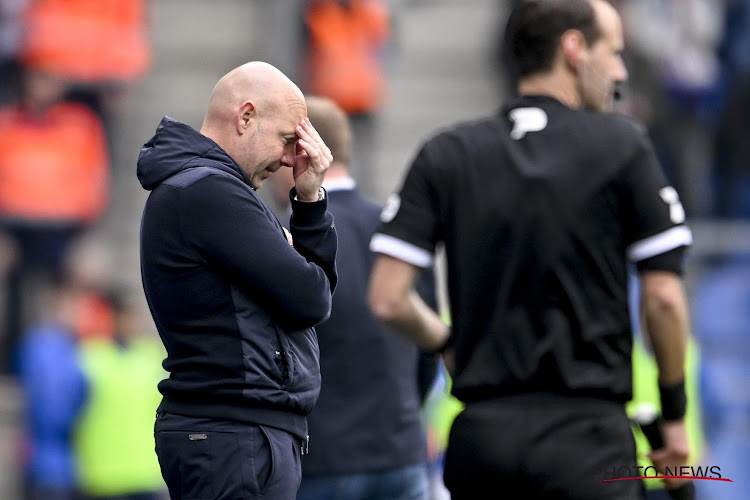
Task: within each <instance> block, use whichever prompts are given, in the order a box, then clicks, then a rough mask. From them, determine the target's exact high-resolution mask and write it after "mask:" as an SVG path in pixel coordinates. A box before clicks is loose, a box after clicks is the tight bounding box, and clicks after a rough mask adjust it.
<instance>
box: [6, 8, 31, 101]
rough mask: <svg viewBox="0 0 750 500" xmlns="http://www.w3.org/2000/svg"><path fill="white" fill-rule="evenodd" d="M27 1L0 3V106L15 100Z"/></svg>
mask: <svg viewBox="0 0 750 500" xmlns="http://www.w3.org/2000/svg"><path fill="white" fill-rule="evenodd" d="M27 1H28V0H2V2H0V105H5V104H7V103H10V102H13V101H15V100H16V99H17V97H18V96H17V92H18V79H19V73H20V63H19V61H18V57H19V54H18V53H19V51H20V47H21V35H22V32H23V21H22V14H23V10H24V8H25V6H26V2H27Z"/></svg>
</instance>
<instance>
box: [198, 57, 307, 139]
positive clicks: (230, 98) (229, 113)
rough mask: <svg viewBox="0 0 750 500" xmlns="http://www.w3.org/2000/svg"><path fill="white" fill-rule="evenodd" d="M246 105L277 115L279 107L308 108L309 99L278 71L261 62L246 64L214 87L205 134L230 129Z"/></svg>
mask: <svg viewBox="0 0 750 500" xmlns="http://www.w3.org/2000/svg"><path fill="white" fill-rule="evenodd" d="M246 101H252V102H254V104H255V106H256V107H261V108H267V110H268V111H269V112H274V111H275V110H276V109H278V107H279V106H284V105H294V102H295V101H297V102H298V103H299V105H304V102H305V99H304V96H303V95H302V91H300V89H299V88H298V87H297V85H295V84H294V82H292V81H291V80H290V79H289V78H288V77H287V76H286V75H285V74H284V73H282V72H281V71H279V70H278V69H277V68H276V67H274V66H272V65H270V64H268V63H265V62H261V61H253V62H249V63H245V64H243V65H242V66H239V67H237V68H235V69H233V70H232V71H230V72H229V73H227V74H226V75H224V76H223V77H221V79H219V81H218V82H217V83H216V85H215V86H214V89H213V91H212V92H211V98H210V99H209V101H208V108H207V109H206V115H205V117H204V118H203V126H202V127H201V132H204V129H206V130H207V131H214V130H215V129H216V128H221V127H226V125H227V122H231V121H232V120H233V117H234V115H235V113H236V112H237V110H238V109H239V108H240V106H241V105H242V104H243V103H244V102H246Z"/></svg>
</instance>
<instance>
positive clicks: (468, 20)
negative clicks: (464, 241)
mask: <svg viewBox="0 0 750 500" xmlns="http://www.w3.org/2000/svg"><path fill="white" fill-rule="evenodd" d="M512 3H513V1H512V0H509V1H507V2H505V1H501V0H462V1H460V2H458V1H455V0H367V1H365V0H278V1H276V0H275V1H271V0H211V1H209V0H0V280H1V281H0V282H1V283H2V286H0V370H2V378H0V462H2V463H1V464H0V498H8V499H14V498H24V496H25V497H26V498H45V499H55V498H60V499H64V498H73V496H72V495H73V492H74V491H75V492H78V493H83V494H84V495H85V496H87V497H89V498H126V495H130V497H127V498H140V499H143V500H146V499H149V498H152V499H156V498H163V495H164V493H163V484H162V482H161V478H160V476H159V471H158V464H156V457H155V455H154V453H153V438H152V430H153V417H154V410H155V407H156V405H157V402H158V400H159V394H158V392H157V390H156V383H157V382H158V381H159V380H160V379H161V378H162V377H163V376H164V373H163V371H162V370H161V365H160V361H161V359H162V358H163V351H162V347H161V344H160V342H159V339H158V336H157V335H156V332H155V328H154V326H153V324H152V323H151V319H150V316H149V315H148V310H147V308H146V307H145V304H144V299H143V297H142V292H141V288H140V272H139V265H138V262H139V257H138V225H139V220H140V212H141V209H142V206H143V202H144V200H145V196H146V193H145V192H142V190H141V189H140V187H139V186H138V183H137V180H136V176H135V160H136V158H137V155H138V152H139V149H140V147H141V145H142V144H143V142H145V140H146V139H148V138H149V137H150V136H151V135H152V133H153V131H154V129H155V127H156V125H157V123H158V121H159V119H160V118H161V116H162V115H164V114H167V115H170V116H172V117H173V118H175V119H178V120H180V121H183V122H185V123H188V124H190V125H192V126H194V127H196V128H197V127H199V125H200V123H201V120H202V114H203V110H204V109H205V104H206V103H207V100H208V96H209V94H210V91H211V88H212V86H213V84H214V82H215V81H216V80H217V79H218V78H219V77H220V76H221V75H223V74H224V73H225V72H226V71H228V70H229V69H231V68H233V67H235V66H237V65H239V64H242V63H243V62H246V61H249V60H256V59H261V60H266V61H268V62H270V63H272V64H274V65H276V66H277V67H279V68H280V69H281V70H282V71H284V72H285V73H286V74H287V75H289V76H290V77H291V78H292V79H293V80H294V81H295V82H296V83H297V84H298V85H299V86H300V88H301V89H302V90H303V91H305V92H308V93H316V94H320V95H325V96H328V97H330V98H332V99H334V100H335V101H336V102H337V103H338V104H339V105H340V106H341V107H342V108H343V109H344V110H345V111H346V112H347V113H348V114H349V116H350V118H351V122H352V125H353V127H354V154H353V161H352V165H351V168H352V175H353V177H354V178H355V180H356V181H357V183H358V185H359V187H360V189H361V191H362V192H363V193H364V194H366V195H367V196H369V197H371V198H372V199H373V200H376V201H378V202H382V201H384V200H385V198H386V197H387V196H388V195H389V194H390V193H391V192H392V191H393V190H394V189H396V188H397V187H398V185H399V184H400V181H401V176H402V174H403V173H404V172H405V169H406V167H407V166H408V163H409V161H410V159H411V156H412V155H413V153H414V152H415V150H416V148H417V146H418V144H419V142H420V141H421V140H422V139H423V138H425V137H427V136H428V135H430V134H431V133H433V132H434V131H436V130H437V129H438V128H440V127H443V126H446V125H449V124H451V123H454V122H457V121H462V120H465V119H471V118H473V117H478V116H481V115H483V114H487V113H489V112H494V110H496V109H497V108H498V107H499V105H500V103H501V102H502V101H503V99H504V98H505V97H506V96H507V95H508V94H509V93H511V91H512V88H513V75H512V74H511V73H510V72H509V71H508V70H507V68H506V66H505V53H504V51H503V48H502V44H501V40H502V35H503V26H504V22H505V17H506V15H507V11H508V8H509V7H510V5H511V4H512ZM614 3H615V4H616V6H617V7H618V9H619V10H620V12H621V14H622V16H623V20H624V23H625V26H624V28H625V35H626V46H627V47H626V53H625V59H626V64H627V65H628V69H629V72H630V82H629V84H628V85H627V87H626V88H625V89H623V98H622V99H621V101H620V102H619V103H618V108H619V111H620V112H623V113H626V114H629V115H632V116H634V117H636V118H638V119H639V120H641V121H643V123H644V124H645V125H646V126H647V127H648V128H649V130H650V132H651V135H652V138H653V139H654V144H655V147H656V150H657V153H658V155H659V157H660V159H661V161H662V164H663V166H664V169H665V172H666V174H667V176H668V177H669V179H670V180H671V182H672V183H673V185H674V186H675V187H676V189H677V190H678V192H679V193H680V196H681V198H682V200H683V204H684V206H685V209H686V211H687V214H688V217H689V223H690V224H691V226H692V228H693V231H694V237H695V240H696V241H695V245H694V248H693V250H692V251H691V252H690V254H689V256H688V259H689V262H688V266H687V268H688V271H687V273H686V276H685V278H686V282H687V285H688V291H689V293H690V295H691V299H692V305H693V311H692V314H693V334H694V340H695V342H694V346H693V362H694V366H695V368H694V375H693V377H694V384H693V387H694V398H695V399H694V400H695V401H696V402H697V404H696V408H695V409H694V412H695V413H697V416H696V418H695V422H696V423H695V429H696V430H695V435H696V436H698V437H696V440H698V441H699V442H700V443H701V445H700V456H698V457H696V462H700V463H706V464H711V465H719V466H721V470H722V472H723V473H724V474H725V477H730V478H731V479H734V480H736V484H735V485H734V489H730V488H731V486H730V487H729V488H727V487H725V488H724V489H720V488H719V487H724V486H725V485H723V484H719V485H708V486H705V487H702V491H701V493H702V494H703V497H705V498H723V499H726V498H747V496H743V495H747V491H750V486H748V483H747V481H748V480H750V473H748V467H749V466H748V461H747V457H748V456H750V141H748V140H747V136H748V132H750V113H749V111H750V0H619V1H615V2H614ZM261 194H262V196H264V197H265V198H266V200H267V201H268V203H269V205H271V206H272V207H273V208H274V209H277V210H279V215H280V216H281V210H282V207H281V206H280V204H278V202H277V198H275V197H274V189H272V188H269V187H267V188H266V189H263V190H261ZM442 297H444V294H443V295H442ZM443 300H444V299H443ZM636 330H637V329H636ZM636 334H637V332H636ZM449 383H450V381H449V380H447V378H446V377H444V376H443V377H442V378H441V379H440V383H439V384H437V385H436V387H435V388H434V391H433V394H432V396H431V397H430V398H429V399H428V402H427V405H426V407H425V409H424V414H425V426H426V430H427V432H428V434H429V436H430V439H429V446H430V452H431V457H432V458H433V459H434V461H435V463H436V464H437V467H438V468H439V459H440V449H441V447H442V446H443V445H444V439H445V433H446V431H447V428H448V426H449V425H450V419H451V417H452V415H454V414H455V411H457V409H458V406H457V404H456V403H455V401H452V400H451V399H450V398H449V397H448V396H447V395H446V390H447V389H446V388H447V387H448V386H449ZM363 389H365V390H366V388H363ZM436 477H437V478H438V479H436V481H437V482H439V474H436ZM742 481H745V487H744V488H743V487H742V486H741V483H742ZM705 482H706V483H708V482H710V481H705ZM439 491H440V489H439V485H437V489H436V498H438V497H439V496H440V494H444V493H439Z"/></svg>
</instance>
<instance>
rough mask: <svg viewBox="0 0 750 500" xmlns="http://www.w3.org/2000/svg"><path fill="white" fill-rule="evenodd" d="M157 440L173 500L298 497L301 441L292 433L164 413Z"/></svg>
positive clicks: (283, 499)
mask: <svg viewBox="0 0 750 500" xmlns="http://www.w3.org/2000/svg"><path fill="white" fill-rule="evenodd" d="M154 439H155V441H156V455H157V456H158V457H159V465H160V466H161V473H162V476H163V477H164V481H165V482H166V483H167V487H168V488H169V495H170V497H171V498H172V500H239V499H254V498H263V499H265V500H293V499H294V498H295V496H296V494H297V489H298V488H299V484H300V480H301V477H302V467H301V456H300V455H301V451H300V440H299V439H298V438H297V437H295V436H293V435H292V434H289V433H288V432H286V431H283V430H280V429H276V428H273V427H268V426H261V425H250V424H244V423H241V422H230V421H217V420H211V419H206V418H192V417H184V416H180V415H172V414H165V413H161V414H159V415H158V416H157V419H156V424H155V425H154Z"/></svg>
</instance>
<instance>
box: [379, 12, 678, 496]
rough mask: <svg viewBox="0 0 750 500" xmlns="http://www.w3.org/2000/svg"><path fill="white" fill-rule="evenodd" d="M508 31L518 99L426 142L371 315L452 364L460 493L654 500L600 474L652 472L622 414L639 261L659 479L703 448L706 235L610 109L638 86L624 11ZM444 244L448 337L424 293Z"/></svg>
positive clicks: (530, 15)
mask: <svg viewBox="0 0 750 500" xmlns="http://www.w3.org/2000/svg"><path fill="white" fill-rule="evenodd" d="M506 36H507V42H508V43H509V47H510V54H511V56H512V60H513V62H514V64H515V65H516V68H517V70H518V74H519V77H520V78H519V84H518V94H519V96H518V97H516V98H514V99H512V100H511V101H510V102H508V103H506V105H505V106H504V107H503V109H502V110H501V111H500V112H499V113H497V114H496V115H494V116H490V117H488V118H485V119H481V120H477V121H474V122H471V123H465V124H461V125H458V126H456V127H454V128H452V129H449V130H446V131H442V132H441V133H438V134H437V135H435V136H434V137H432V138H431V139H429V140H427V141H426V143H425V144H424V145H423V146H422V147H421V149H420V150H419V152H418V153H417V155H416V157H415V159H414V160H413V163H412V165H411V167H410V169H409V171H408V173H407V175H406V178H405V180H404V182H403V186H402V187H401V190H400V192H399V193H398V194H394V195H393V196H392V197H391V198H390V200H389V201H388V203H387V204H386V207H385V208H384V210H383V212H382V214H381V219H382V221H383V225H382V227H381V229H380V231H379V232H378V233H377V234H375V235H374V236H373V238H372V240H371V243H370V246H371V249H372V250H373V251H375V252H378V253H379V254H380V255H379V256H378V259H377V261H376V264H375V267H374V269H373V273H372V276H371V282H370V292H369V295H370V304H371V307H372V309H373V311H374V312H375V314H376V315H378V316H379V317H381V318H383V319H385V320H387V321H389V322H391V323H393V324H394V325H395V326H397V327H398V329H399V330H400V331H401V332H402V333H403V334H405V335H406V336H407V337H408V338H410V339H411V340H413V341H414V342H415V343H417V344H418V345H419V346H420V347H421V348H423V349H425V350H434V351H442V352H445V351H447V352H446V355H447V357H448V358H449V359H451V360H452V364H453V386H452V392H453V395H454V396H455V397H456V398H458V399H459V400H461V401H462V402H463V403H464V404H465V410H464V411H463V412H462V413H461V414H459V415H458V417H457V418H456V420H455V421H454V424H453V427H452V429H451V433H450V438H449V442H448V448H447V451H446V464H445V472H444V479H445V484H446V486H447V488H448V489H449V490H450V492H451V496H452V499H453V500H464V499H476V498H486V495H487V493H485V492H496V491H497V490H498V488H502V489H503V490H511V489H512V488H519V490H520V491H523V492H524V497H526V498H577V499H589V498H590V499H601V498H608V499H631V498H641V497H642V496H643V491H642V488H643V486H642V481H635V480H633V481H610V482H601V479H602V477H603V475H606V474H607V471H611V472H610V475H613V473H614V471H616V470H623V469H622V468H623V467H633V466H635V464H636V455H635V445H634V441H633V436H632V432H631V429H630V426H629V423H628V419H627V416H626V413H625V409H624V404H625V403H626V402H627V401H628V400H630V398H631V395H632V373H631V372H632V370H631V349H632V332H631V323H630V320H629V310H628V288H627V287H628V269H629V267H628V266H629V265H630V264H634V265H635V266H636V269H637V271H638V273H639V276H640V280H639V282H640V284H641V285H640V286H641V287H642V289H641V297H642V299H641V300H642V301H641V305H640V313H641V317H642V319H643V321H644V326H645V328H644V330H645V332H646V334H647V338H648V340H649V342H650V344H651V347H652V348H653V351H654V353H655V356H656V360H657V364H658V368H659V383H660V390H661V403H662V413H663V417H664V423H663V425H662V427H661V431H662V434H663V441H664V447H663V448H661V449H660V450H656V451H654V452H653V453H652V454H651V455H650V458H651V459H652V461H653V462H654V464H655V466H656V468H657V470H659V471H660V472H661V473H663V472H664V470H665V469H664V467H665V466H668V467H670V469H671V470H674V467H679V466H681V465H686V460H687V456H688V451H689V450H688V444H687V437H686V432H685V425H684V421H683V416H684V412H685V403H686V398H685V391H684V358H685V345H686V338H687V334H688V333H687V332H688V329H689V325H688V306H687V301H686V297H685V292H684V288H683V285H682V280H681V273H682V267H683V254H684V252H685V250H686V248H687V247H688V246H689V245H690V244H691V243H692V235H691V232H690V229H689V228H688V227H687V226H686V225H685V213H684V210H683V208H682V205H681V204H680V201H679V197H678V196H677V193H676V192H675V190H674V189H673V188H672V187H670V186H669V185H668V184H667V183H666V180H665V177H664V175H663V173H662V170H661V168H660V166H659V164H658V162H657V159H656V157H655V154H654V151H653V148H652V145H651V142H650V140H649V138H648V137H647V135H646V133H645V131H644V128H643V127H642V126H641V125H639V124H637V123H634V122H633V121H632V120H631V119H629V118H626V117H623V116H616V115H614V114H612V113H609V111H610V109H611V105H612V101H613V96H614V95H615V90H616V87H617V85H618V84H619V83H621V82H623V81H624V80H625V79H626V78H627V71H626V69H625V67H624V65H623V61H622V59H621V56H620V54H621V51H622V50H623V35H622V25H621V22H620V18H619V16H618V14H617V12H616V10H615V9H614V7H613V6H612V5H611V4H609V3H608V2H606V1H605V0H525V1H522V2H519V4H518V6H517V7H516V8H515V9H514V10H513V11H512V13H511V15H510V18H509V20H508V25H507V29H506ZM438 243H443V244H444V245H445V251H446V256H447V274H448V289H449V292H448V293H449V299H450V313H451V321H452V334H451V333H450V332H451V330H450V329H449V328H448V326H446V325H445V324H444V323H443V322H441V321H440V319H439V318H438V316H436V315H435V314H434V313H433V312H432V311H431V310H430V309H429V308H428V307H426V306H425V305H424V304H423V303H422V302H421V301H420V300H419V298H418V296H417V295H416V294H415V293H414V288H413V286H414V281H415V276H416V275H417V272H418V270H419V268H423V267H427V266H429V265H431V264H432V263H433V259H434V251H435V248H436V245H437V244H438ZM628 261H629V262H628ZM633 475H638V473H637V472H636V473H635V474H633ZM617 477H621V476H617ZM674 481H679V480H674ZM677 484H679V483H674V482H672V484H670V486H671V487H674V486H676V485H677ZM491 496H492V497H494V496H496V495H495V493H492V494H491Z"/></svg>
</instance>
